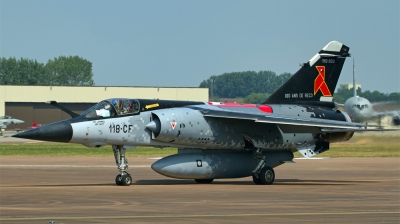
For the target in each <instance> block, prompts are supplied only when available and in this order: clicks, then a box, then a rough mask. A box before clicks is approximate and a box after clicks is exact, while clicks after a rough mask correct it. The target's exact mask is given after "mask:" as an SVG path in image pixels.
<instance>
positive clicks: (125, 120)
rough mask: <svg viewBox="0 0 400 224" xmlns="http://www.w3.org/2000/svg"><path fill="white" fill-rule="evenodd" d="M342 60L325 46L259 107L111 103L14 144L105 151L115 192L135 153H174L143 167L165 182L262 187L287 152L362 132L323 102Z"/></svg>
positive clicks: (309, 152) (125, 180)
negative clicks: (237, 181) (139, 149)
mask: <svg viewBox="0 0 400 224" xmlns="http://www.w3.org/2000/svg"><path fill="white" fill-rule="evenodd" d="M349 56H350V54H349V47H347V46H346V45H344V44H342V43H339V42H337V41H332V42H330V43H328V44H327V45H326V46H325V47H324V48H322V50H320V51H319V52H318V53H317V54H316V55H314V56H313V57H312V58H311V59H310V60H309V61H307V62H306V63H303V64H302V67H301V68H300V70H299V71H298V72H296V73H295V74H294V75H293V76H292V77H291V78H290V79H289V80H288V81H287V82H286V83H285V84H284V85H282V86H281V87H280V88H279V89H278V90H277V91H276V92H275V93H273V94H272V95H271V96H270V97H269V98H268V99H267V100H266V101H265V102H264V103H263V104H236V103H212V102H209V103H207V102H196V101H174V100H154V99H135V98H131V99H130V98H112V99H106V100H103V101H101V102H99V103H98V104H96V105H95V106H93V107H92V108H90V109H88V110H87V111H85V112H83V113H82V114H80V115H78V114H75V113H74V112H72V111H66V112H68V113H69V114H70V115H71V117H72V118H71V119H68V120H64V121H59V122H56V123H53V124H48V125H45V126H42V127H40V128H37V129H33V130H29V131H26V132H23V133H19V134H16V135H14V137H18V138H28V139H36V140H42V141H54V142H69V143H78V144H83V145H85V146H88V147H102V146H106V145H111V146H112V150H113V153H114V158H115V162H116V165H117V167H118V169H119V174H118V175H117V176H116V178H115V182H116V184H117V185H124V186H127V185H130V184H131V182H132V177H131V174H130V173H129V172H128V161H127V159H126V157H125V150H126V149H127V148H132V147H135V146H151V147H157V148H164V147H175V148H178V153H177V154H174V155H171V156H168V157H164V158H162V159H160V160H158V161H156V162H155V163H154V164H152V166H151V168H152V169H153V170H154V171H156V172H158V173H160V174H162V175H165V176H167V177H172V178H181V179H194V180H195V181H196V182H197V183H211V182H212V181H213V180H214V179H220V178H240V177H248V176H252V177H253V181H254V183H255V184H265V185H268V184H272V183H273V182H274V180H275V172H274V168H275V167H277V166H279V165H282V164H284V163H289V162H293V161H292V160H293V153H294V152H296V151H299V152H300V153H301V154H302V155H303V156H304V157H307V158H309V157H313V156H315V155H317V154H320V153H322V152H324V151H326V150H328V149H329V146H330V144H331V143H334V142H341V141H347V140H349V139H350V138H351V137H352V136H353V134H354V132H356V131H364V130H365V129H366V128H367V127H368V125H367V124H359V123H353V122H352V121H351V119H350V117H349V115H348V114H347V113H345V112H342V111H339V110H336V109H334V107H335V105H334V103H333V102H331V101H329V100H331V99H332V95H333V91H334V89H335V87H336V84H337V81H338V79H339V75H340V72H341V70H342V67H343V64H344V62H345V59H346V57H349ZM50 103H51V104H53V105H54V104H56V102H50ZM63 110H66V109H65V108H64V109H63ZM368 130H369V129H368Z"/></svg>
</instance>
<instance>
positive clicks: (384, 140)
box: [0, 136, 400, 157]
mask: <svg viewBox="0 0 400 224" xmlns="http://www.w3.org/2000/svg"><path fill="white" fill-rule="evenodd" d="M126 153H127V156H129V157H132V156H133V157H164V156H168V155H172V154H176V153H177V149H176V148H164V149H160V148H152V147H137V148H136V149H134V150H127V151H126ZM111 155H112V150H111V146H105V147H102V148H88V147H85V146H83V145H79V144H67V143H39V144H3V145H0V156H56V157H62V156H111ZM295 156H301V155H300V154H299V153H297V152H296V153H295ZM318 156H321V157H400V137H399V136H355V137H353V138H352V139H351V140H350V141H346V142H339V143H332V144H331V146H330V150H328V151H327V152H324V153H321V154H319V155H318Z"/></svg>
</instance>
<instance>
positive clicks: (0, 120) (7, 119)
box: [0, 115, 24, 136]
mask: <svg viewBox="0 0 400 224" xmlns="http://www.w3.org/2000/svg"><path fill="white" fill-rule="evenodd" d="M22 123H24V121H23V120H19V119H15V118H13V117H11V116H7V115H5V116H1V117H0V136H3V131H2V129H6V128H7V125H10V124H22Z"/></svg>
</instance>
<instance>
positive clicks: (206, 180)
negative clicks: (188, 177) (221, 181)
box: [194, 179, 214, 184]
mask: <svg viewBox="0 0 400 224" xmlns="http://www.w3.org/2000/svg"><path fill="white" fill-rule="evenodd" d="M213 180H214V179H194V181H196V183H199V184H210V183H211V182H213Z"/></svg>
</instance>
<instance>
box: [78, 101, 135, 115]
mask: <svg viewBox="0 0 400 224" xmlns="http://www.w3.org/2000/svg"><path fill="white" fill-rule="evenodd" d="M139 110H140V104H139V101H138V100H137V99H128V98H112V99H107V100H103V101H101V102H100V103H98V104H96V105H94V106H93V107H91V108H89V109H88V110H86V111H85V112H83V113H82V114H81V115H82V116H85V117H86V118H101V117H117V116H124V115H132V114H137V113H139Z"/></svg>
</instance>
